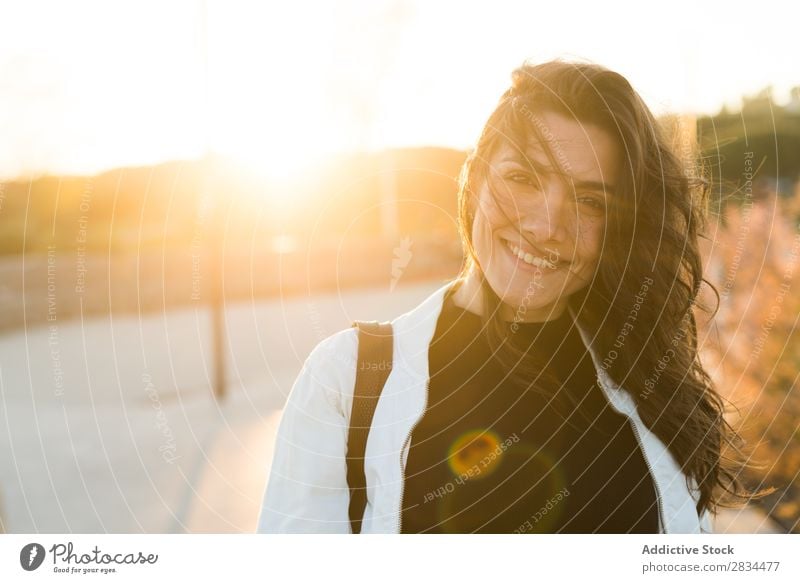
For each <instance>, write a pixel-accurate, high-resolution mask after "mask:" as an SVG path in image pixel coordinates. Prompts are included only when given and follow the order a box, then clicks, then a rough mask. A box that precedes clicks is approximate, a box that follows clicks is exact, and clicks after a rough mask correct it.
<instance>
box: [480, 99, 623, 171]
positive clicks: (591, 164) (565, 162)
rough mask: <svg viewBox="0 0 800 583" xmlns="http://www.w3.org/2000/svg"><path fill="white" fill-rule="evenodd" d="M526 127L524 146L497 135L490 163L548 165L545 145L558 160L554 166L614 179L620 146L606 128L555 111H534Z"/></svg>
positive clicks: (549, 160)
mask: <svg viewBox="0 0 800 583" xmlns="http://www.w3.org/2000/svg"><path fill="white" fill-rule="evenodd" d="M526 123H531V124H534V125H535V126H536V130H538V134H539V135H538V136H537V131H535V130H534V129H533V128H526V129H527V131H526V132H524V133H525V136H526V137H527V140H526V143H525V144H524V148H521V147H519V145H515V144H514V143H513V142H512V141H511V140H509V139H501V140H500V142H499V144H498V146H497V147H496V148H495V151H494V153H493V155H492V157H491V158H492V164H511V163H515V162H516V163H520V164H525V163H526V158H527V161H530V162H532V163H534V164H536V165H537V166H539V167H544V168H552V165H553V164H552V161H551V159H550V158H548V156H547V153H546V152H545V146H546V147H547V148H548V149H549V150H550V152H551V153H552V158H553V159H554V160H555V161H556V162H557V163H558V166H559V168H558V170H559V171H561V172H567V173H569V174H570V175H573V176H575V177H576V178H584V179H586V178H590V177H591V178H596V179H599V178H600V177H601V175H602V177H603V179H604V180H605V181H606V182H615V181H616V178H617V173H618V169H619V162H620V158H621V156H620V151H619V150H620V149H619V147H618V145H617V144H616V142H615V141H614V140H613V139H612V137H611V136H610V135H609V133H608V132H607V131H605V130H604V129H602V128H600V127H599V126H597V125H595V124H592V123H585V122H580V121H576V120H573V119H570V118H567V117H565V116H563V115H561V114H558V113H552V112H545V113H542V114H537V115H536V116H534V117H533V118H532V119H531V120H530V121H526ZM540 139H541V141H540Z"/></svg>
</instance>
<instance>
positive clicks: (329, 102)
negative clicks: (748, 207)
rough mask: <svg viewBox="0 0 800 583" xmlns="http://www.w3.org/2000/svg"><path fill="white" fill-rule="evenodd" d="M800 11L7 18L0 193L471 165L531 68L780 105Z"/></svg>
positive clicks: (12, 0)
mask: <svg viewBox="0 0 800 583" xmlns="http://www.w3.org/2000/svg"><path fill="white" fill-rule="evenodd" d="M650 6H653V7H650ZM798 6H800V5H798V3H796V2H780V1H767V0H761V1H759V2H751V1H748V2H741V3H739V2H731V1H727V2H698V1H696V0H694V1H690V2H677V1H674V0H671V1H670V2H662V3H659V4H657V5H655V4H653V3H645V2H641V1H640V2H610V1H604V2H578V1H576V0H554V1H553V2H551V3H549V4H548V5H543V3H541V2H534V1H532V0H507V1H500V0H496V1H493V2H491V3H490V2H467V1H465V0H448V1H440V2H437V1H435V0H434V1H431V0H427V1H425V0H408V1H405V2H394V1H390V0H364V1H361V2H355V1H350V0H347V1H345V0H337V1H336V2H329V1H319V2H311V1H303V0H292V1H281V2H278V1H272V2H234V1H231V0H208V1H207V2H202V1H201V0H192V1H188V0H180V1H166V0H160V1H152V2H145V1H143V0H118V1H114V2H109V1H107V0H91V1H89V0H86V1H71V2H63V1H59V0H55V1H52V2H42V1H32V0H25V1H20V0H0V22H2V23H3V33H2V34H0V72H1V73H2V75H0V177H3V178H10V177H14V176H18V175H20V174H36V173H41V172H49V173H55V174H76V173H87V172H95V171H99V170H103V169H107V168H111V167H115V166H120V165H138V164H150V163H156V162H161V161H164V160H169V159H175V158H191V157H196V156H198V155H201V154H202V153H203V152H204V151H205V148H206V147H207V146H208V147H210V148H212V149H214V150H215V151H218V152H221V153H224V154H228V155H232V156H235V157H236V158H238V159H240V160H242V161H243V162H246V163H248V164H250V165H251V167H252V168H256V169H258V170H259V171H261V172H263V173H264V174H267V175H284V174H286V173H290V172H291V171H297V170H299V169H300V168H302V166H303V165H304V164H307V163H308V162H309V161H313V160H315V159H318V158H320V157H322V156H324V155H325V154H326V153H329V152H337V151H342V150H350V149H359V148H369V149H373V148H380V147H384V146H414V145H441V146H451V147H457V148H465V147H467V146H469V145H471V144H472V143H473V142H474V140H475V139H476V138H477V136H478V133H479V131H480V128H481V126H482V124H483V122H484V121H485V119H486V117H487V116H488V114H489V112H490V111H491V109H492V108H493V107H494V105H495V104H496V102H497V99H498V97H499V96H500V94H501V93H502V92H503V90H504V89H505V88H506V86H507V85H508V83H509V79H510V73H511V70H512V69H513V68H514V67H515V66H517V65H519V64H521V63H522V61H523V60H524V59H525V58H532V59H534V60H537V61H539V60H546V59H548V58H552V57H557V56H561V57H567V58H570V57H571V58H581V59H585V60H590V61H593V62H596V63H600V64H602V65H605V66H607V67H610V68H612V69H616V70H617V71H619V72H620V73H622V74H623V75H625V76H627V77H628V79H629V80H630V81H631V83H632V84H633V86H634V87H635V88H637V89H638V90H639V92H640V93H641V94H642V96H643V97H644V99H645V101H646V102H647V103H648V104H649V105H650V106H651V107H652V108H653V109H654V110H655V112H656V113H663V112H667V111H694V112H700V113H713V112H716V111H718V110H719V108H720V106H721V105H722V104H723V103H728V104H730V105H732V106H736V105H737V104H738V103H739V99H740V96H741V95H743V94H744V95H747V94H753V93H755V92H757V91H758V90H760V89H762V88H763V87H765V86H767V85H772V86H773V87H774V88H775V95H776V98H777V99H778V100H779V101H781V100H786V99H788V91H789V88H790V87H792V86H794V85H800V67H799V66H798V65H800V59H798V48H797V34H798V28H797V27H798V22H800V18H798V17H799V16H800V9H799V8H798ZM790 12H791V13H790ZM203 14H207V18H206V19H204V18H203ZM204 22H206V23H207V29H206V30H207V34H205V33H204V32H203V31H204V25H203V23H204ZM204 55H207V56H208V59H207V62H208V67H207V74H206V73H205V71H206V67H205V66H204V63H205V62H206V60H205V57H204ZM206 88H208V91H206ZM206 96H208V99H206Z"/></svg>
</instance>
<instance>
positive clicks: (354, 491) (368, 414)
mask: <svg viewBox="0 0 800 583" xmlns="http://www.w3.org/2000/svg"><path fill="white" fill-rule="evenodd" d="M352 327H353V328H358V365H357V366H358V368H357V369H356V384H355V389H354V393H353V407H352V409H351V412H350V429H349V432H348V435H347V484H348V486H349V487H350V507H349V515H350V525H351V527H352V531H353V534H359V533H360V532H361V520H362V519H363V517H364V509H365V508H366V507H367V478H366V476H365V475H364V452H365V451H366V449H367V436H368V435H369V429H370V426H371V425H372V417H373V416H374V414H375V407H376V406H377V405H378V399H379V398H380V396H381V391H382V390H383V385H384V384H385V383H386V379H387V378H388V376H389V373H390V372H391V369H392V325H391V323H389V322H385V323H383V324H382V323H380V322H377V321H372V322H361V321H357V322H354V323H353V325H352Z"/></svg>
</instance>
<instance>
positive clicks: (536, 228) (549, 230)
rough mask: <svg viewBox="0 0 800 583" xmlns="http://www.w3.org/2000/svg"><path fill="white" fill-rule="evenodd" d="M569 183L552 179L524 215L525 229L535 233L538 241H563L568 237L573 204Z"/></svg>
mask: <svg viewBox="0 0 800 583" xmlns="http://www.w3.org/2000/svg"><path fill="white" fill-rule="evenodd" d="M568 188H569V187H568V185H565V184H563V183H562V182H561V181H560V180H550V181H548V183H547V184H546V185H544V190H542V191H540V192H538V193H536V194H535V195H534V198H533V199H532V201H531V203H532V204H530V205H526V209H525V212H524V213H523V216H522V221H521V226H522V229H523V231H527V232H530V233H533V235H534V236H535V238H536V240H537V241H540V242H543V241H563V240H565V239H566V237H567V233H568V227H569V221H570V220H571V218H572V217H571V213H572V212H573V209H572V206H571V205H570V204H569V201H570V200H571V199H570V193H569V192H568Z"/></svg>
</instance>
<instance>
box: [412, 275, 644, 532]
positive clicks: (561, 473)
mask: <svg viewBox="0 0 800 583" xmlns="http://www.w3.org/2000/svg"><path fill="white" fill-rule="evenodd" d="M452 291H453V289H452V288H451V290H449V291H448V293H447V295H446V297H445V302H444V305H443V308H442V312H441V315H440V316H439V319H438V322H437V326H436V332H435V334H434V337H433V340H432V342H431V345H430V349H429V353H428V358H429V367H430V386H429V391H428V407H427V410H426V412H425V414H424V415H423V417H422V419H421V420H420V421H419V423H418V424H417V425H416V427H415V428H414V430H413V432H412V437H411V446H410V450H409V454H408V462H407V465H406V470H405V489H404V494H403V509H402V528H401V532H404V533H423V532H424V533H467V532H482V533H514V532H517V533H527V532H545V533H555V532H564V533H591V532H604V533H625V532H635V533H655V532H658V510H657V504H656V495H655V490H654V487H653V482H652V478H651V476H650V473H649V471H648V469H647V466H646V464H645V461H644V458H643V456H642V453H641V450H640V448H639V446H638V441H637V439H636V437H635V435H634V434H633V431H632V429H631V426H630V423H629V422H628V420H627V418H626V417H624V416H623V415H620V414H618V413H616V412H615V411H614V410H613V409H612V408H611V406H610V405H609V404H608V401H607V400H606V398H605V395H604V394H603V393H602V390H601V389H600V387H598V386H597V374H596V371H595V368H594V366H593V364H592V361H591V356H590V355H589V353H588V351H587V350H586V347H585V346H584V344H583V342H582V340H581V338H580V335H579V332H578V330H577V328H576V327H575V326H574V325H573V324H572V320H571V318H570V316H569V313H568V312H567V311H566V310H565V311H564V313H563V314H562V315H561V317H559V318H557V319H555V320H551V321H548V322H541V323H520V324H519V329H518V330H517V331H516V332H515V333H514V334H513V337H514V340H513V341H515V342H516V341H520V342H522V345H523V346H531V348H530V351H529V352H533V351H534V350H535V351H536V352H537V356H539V357H543V358H544V362H547V361H548V359H550V357H552V361H551V363H550V367H551V368H550V370H552V371H553V372H554V373H555V374H556V375H557V377H558V380H559V383H560V387H561V388H560V389H559V390H558V391H556V392H555V394H554V395H546V394H545V395H543V394H540V393H539V392H537V391H533V390H523V389H522V388H520V387H519V386H518V385H515V384H513V383H512V382H511V381H510V380H509V379H506V378H505V377H506V371H505V370H503V369H502V367H501V365H500V364H499V363H498V362H497V361H496V360H495V359H493V358H491V351H490V349H489V344H488V341H487V340H486V338H485V336H484V334H483V333H482V331H481V321H480V317H479V316H478V315H476V314H473V313H472V312H469V311H466V310H464V309H462V308H459V307H458V306H456V305H455V304H454V303H453V301H452V299H451V292H452ZM526 358H527V356H526ZM531 358H533V357H532V356H531ZM568 392H570V393H571V394H572V399H570V398H569V394H568Z"/></svg>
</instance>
